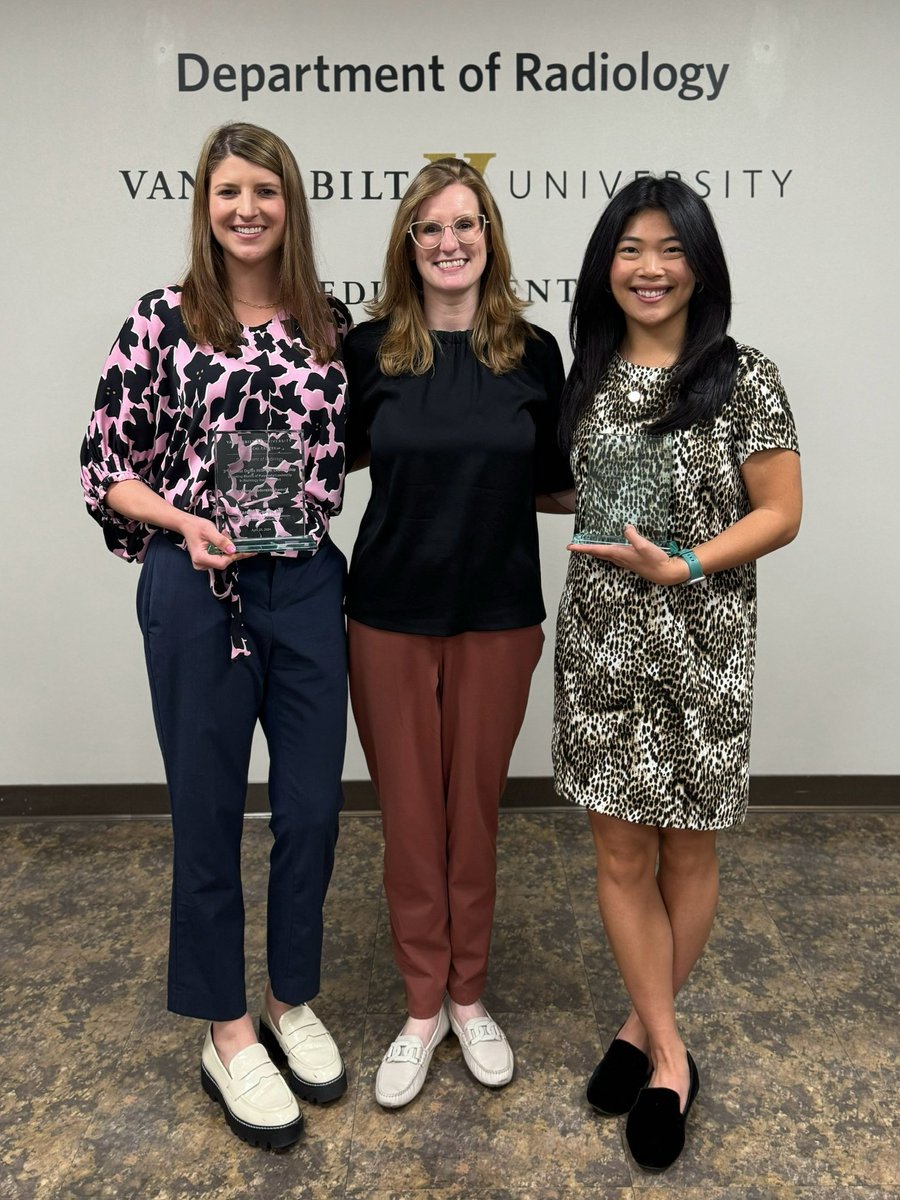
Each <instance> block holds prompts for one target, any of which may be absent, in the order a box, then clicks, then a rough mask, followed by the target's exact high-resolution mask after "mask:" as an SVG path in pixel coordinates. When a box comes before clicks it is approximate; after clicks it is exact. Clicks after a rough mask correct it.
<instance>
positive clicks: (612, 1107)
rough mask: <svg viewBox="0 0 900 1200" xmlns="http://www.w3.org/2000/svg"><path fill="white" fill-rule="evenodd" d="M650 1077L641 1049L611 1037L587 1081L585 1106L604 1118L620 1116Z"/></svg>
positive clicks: (649, 1069)
mask: <svg viewBox="0 0 900 1200" xmlns="http://www.w3.org/2000/svg"><path fill="white" fill-rule="evenodd" d="M650 1075H651V1067H650V1059H649V1058H648V1057H647V1055H646V1054H645V1053H644V1052H643V1050H638V1048H637V1046H632V1044H631V1042H623V1041H622V1040H621V1039H620V1038H613V1040H612V1041H611V1042H610V1043H609V1049H608V1050H607V1051H606V1053H605V1054H604V1055H603V1057H602V1058H601V1059H600V1061H599V1062H598V1063H597V1065H596V1067H594V1073H593V1075H591V1077H590V1079H589V1080H588V1085H587V1100H588V1104H590V1106H591V1108H593V1109H594V1111H595V1112H598V1113H601V1114H602V1115H603V1116H604V1117H621V1116H622V1115H623V1114H624V1113H627V1112H630V1111H631V1109H632V1108H633V1107H634V1102H635V1101H636V1100H637V1098H638V1095H639V1094H640V1091H641V1088H642V1087H643V1086H644V1085H645V1084H646V1082H647V1080H648V1079H649V1078H650Z"/></svg>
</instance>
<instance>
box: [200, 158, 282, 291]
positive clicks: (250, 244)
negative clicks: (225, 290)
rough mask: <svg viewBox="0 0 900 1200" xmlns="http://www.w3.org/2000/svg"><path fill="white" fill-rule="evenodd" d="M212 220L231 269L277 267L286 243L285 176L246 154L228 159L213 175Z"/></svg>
mask: <svg viewBox="0 0 900 1200" xmlns="http://www.w3.org/2000/svg"><path fill="white" fill-rule="evenodd" d="M209 221H210V226H211V228H212V234H213V237H214V238H215V239H216V241H217V242H218V243H219V245H220V246H221V247H222V251H223V253H224V255H225V263H226V266H227V267H228V269H229V271H231V270H233V269H235V268H238V269H239V268H241V267H256V266H258V265H259V264H260V263H263V262H266V261H267V260H271V262H272V265H273V266H274V265H276V264H277V262H278V254H279V252H280V250H281V246H282V243H283V242H284V223H285V204H284V189H283V188H282V183H281V180H280V179H279V177H278V176H277V175H276V174H275V173H274V172H273V171H267V170H266V169H265V167H258V166H256V165H255V164H254V163H251V162H248V161H247V160H246V159H245V158H237V157H236V156H235V155H230V156H229V157H228V158H223V159H222V161H221V162H220V163H219V165H218V166H217V167H216V169H215V170H214V171H213V172H212V174H211V175H210V177H209Z"/></svg>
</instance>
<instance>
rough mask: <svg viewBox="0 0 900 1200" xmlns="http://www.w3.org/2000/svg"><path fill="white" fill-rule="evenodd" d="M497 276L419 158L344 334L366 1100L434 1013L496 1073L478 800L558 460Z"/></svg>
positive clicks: (482, 223) (501, 719) (501, 1072)
mask: <svg viewBox="0 0 900 1200" xmlns="http://www.w3.org/2000/svg"><path fill="white" fill-rule="evenodd" d="M509 279H510V265H509V257H508V254H507V252H506V247H505V245H504V242H503V232H502V226H501V223H500V217H499V214H498V212H497V209H496V206H495V204H494V201H493V197H492V196H491V194H490V192H489V190H488V188H487V186H486V185H485V183H484V180H483V179H482V177H481V176H480V175H479V174H478V172H476V171H475V170H473V169H472V168H471V167H470V166H468V164H466V163H464V162H461V161H459V160H456V159H444V160H442V161H440V162H437V163H432V164H430V165H429V166H427V167H425V168H424V169H423V170H422V171H420V172H419V174H418V175H417V177H416V178H415V179H414V180H413V182H412V184H411V185H410V187H409V189H408V191H407V193H406V195H405V196H404V198H403V200H402V201H401V204H400V208H399V210H398V212H397V216H396V219H395V221H394V226H393V230H392V234H391V239H390V245H389V248H388V253H387V259H386V263H385V279H384V290H383V292H382V293H381V297H380V299H379V300H378V301H377V302H376V303H375V304H374V305H373V306H372V308H371V311H372V314H373V316H374V317H375V318H376V319H375V320H373V321H370V322H367V323H366V324H363V325H361V326H359V327H358V329H356V330H354V331H353V332H352V333H351V334H350V335H349V336H348V338H347V341H346V344H345V363H346V367H347V372H348V380H349V395H350V402H349V420H348V454H349V459H350V461H351V462H352V461H353V458H354V457H356V459H357V464H358V465H359V462H360V461H361V460H362V461H369V462H370V469H371V479H372V495H371V499H370V501H369V504H368V507H367V509H366V512H365V515H364V517H363V520H362V524H361V527H360V531H359V537H358V539H357V542H356V546H355V548H354V551H353V558H352V562H351V567H350V578H349V582H348V596H347V615H348V617H349V639H350V640H349V646H350V689H351V698H352V702H353V710H354V715H355V717H356V722H357V726H358V728H359V732H360V738H361V741H362V744H363V748H364V750H365V753H366V760H367V762H368V765H369V771H370V773H371V776H372V780H373V782H374V784H375V787H376V790H377V792H378V796H379V801H380V804H381V810H382V819H383V824H384V835H385V890H386V893H387V897H388V904H389V906H390V913H391V931H392V935H393V940H394V954H395V959H396V961H397V965H398V967H399V968H400V971H401V973H402V974H403V978H404V983H405V986H406V995H407V1004H408V1008H409V1019H408V1020H407V1022H406V1024H405V1025H404V1027H403V1029H402V1031H401V1033H400V1036H399V1037H398V1038H397V1039H396V1040H395V1041H394V1042H392V1043H391V1046H390V1047H389V1049H388V1051H387V1053H386V1055H385V1057H384V1060H383V1062H382V1064H381V1066H380V1068H379V1071H378V1078H377V1080H376V1085H375V1095H376V1099H377V1100H378V1102H379V1103H380V1104H382V1105H384V1106H385V1107H399V1106H400V1105H403V1104H406V1103H408V1102H409V1101H410V1100H412V1099H413V1097H414V1096H416V1095H417V1094H418V1092H419V1090H420V1089H421V1087H422V1084H423V1083H424V1080H425V1075H426V1072H427V1070H428V1064H429V1062H430V1059H431V1055H432V1053H433V1051H434V1048H435V1046H436V1045H437V1044H438V1043H439V1042H440V1041H441V1039H442V1038H443V1037H445V1036H446V1034H447V1033H448V1031H449V1030H450V1028H451V1027H452V1029H453V1031H454V1032H455V1033H456V1035H457V1037H458V1038H459V1040H460V1043H461V1045H462V1050H463V1055H464V1058H465V1061H466V1064H467V1066H468V1067H469V1069H470V1070H471V1072H472V1073H473V1075H474V1076H475V1077H476V1078H477V1079H478V1080H479V1081H480V1082H482V1083H484V1084H486V1085H488V1086H493V1087H500V1086H502V1085H503V1084H505V1083H508V1082H509V1080H510V1079H511V1078H512V1072H513V1056H512V1051H511V1050H510V1048H509V1044H508V1042H507V1041H506V1038H505V1037H504V1035H503V1032H502V1031H501V1030H500V1029H499V1028H498V1026H497V1025H496V1023H495V1022H494V1021H492V1020H491V1018H490V1016H489V1014H488V1013H487V1012H486V1010H485V1008H484V1006H483V1004H482V1003H481V995H482V991H483V988H484V982H485V976H486V972H487V958H488V949H489V945H490V936H491V925H492V922H493V910H494V898H495V890H496V883H495V875H496V832H497V812H498V807H499V800H500V795H501V793H502V791H503V787H504V785H505V782H506V772H507V769H508V766H509V759H510V755H511V753H512V749H513V745H514V743H515V739H516V736H517V734H518V731H519V728H520V726H521V723H522V720H523V717H524V714H525V707H526V704H527V699H528V688H529V684H530V680H531V675H532V672H533V670H534V667H535V665H536V663H537V661H538V658H539V657H540V651H541V645H542V643H543V634H542V632H541V628H540V622H541V621H542V620H543V619H544V616H545V611H544V606H543V600H542V597H541V586H540V563H539V559H538V535H537V521H536V517H535V495H536V493H541V492H552V491H557V490H561V489H564V488H566V487H568V486H570V484H571V477H570V475H569V470H568V466H567V464H566V462H565V460H564V458H563V456H562V454H561V453H560V451H559V449H558V447H557V442H556V433H555V429H556V422H557V416H558V401H559V395H560V391H561V389H562V384H563V370H562V361H561V358H560V353H559V348H558V347H557V345H556V342H555V340H554V339H553V337H552V336H551V335H550V334H548V333H546V332H544V331H543V330H540V329H537V328H535V327H533V326H531V325H529V324H528V323H527V322H526V321H525V320H524V318H523V317H522V310H523V308H524V304H523V303H522V301H520V300H518V299H517V298H516V296H515V295H514V294H513V292H512V290H511V288H510V283H509ZM445 996H448V1000H447V1003H446V1005H445Z"/></svg>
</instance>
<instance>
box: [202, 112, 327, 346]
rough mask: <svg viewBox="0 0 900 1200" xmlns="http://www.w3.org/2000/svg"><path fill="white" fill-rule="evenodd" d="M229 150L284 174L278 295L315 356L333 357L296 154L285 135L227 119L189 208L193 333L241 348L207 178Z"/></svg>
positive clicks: (212, 142) (207, 149) (211, 142)
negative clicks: (214, 234) (211, 210)
mask: <svg viewBox="0 0 900 1200" xmlns="http://www.w3.org/2000/svg"><path fill="white" fill-rule="evenodd" d="M231 155H234V157H236V158H243V159H245V160H246V161H247V162H250V163H253V164H254V165H255V166H257V167H263V168H264V169H265V170H267V171H271V172H272V173H273V174H274V175H277V176H278V178H279V179H280V180H281V186H282V191H283V194H284V209H285V219H284V243H283V245H282V247H281V257H280V263H279V268H278V299H279V301H280V303H281V304H282V306H283V307H284V309H285V311H286V312H287V313H289V314H290V315H291V316H292V317H293V318H294V320H295V321H296V322H297V324H298V325H299V327H300V331H301V333H302V335H303V339H304V341H305V342H306V344H307V345H308V346H309V348H310V350H312V352H313V354H314V355H315V358H316V360H317V361H318V362H321V363H325V362H328V361H329V360H330V359H331V358H332V356H333V354H334V345H335V323H334V318H333V316H332V314H331V309H330V307H329V305H328V301H327V300H326V299H325V297H324V296H323V294H322V291H321V289H320V287H319V278H318V272H317V270H316V263H315V255H314V253H313V247H312V227H311V224H310V219H309V207H308V205H307V202H306V193H305V192H304V190H303V182H302V180H301V179H300V171H299V169H298V167H297V160H296V159H295V158H294V156H293V154H292V153H291V151H290V150H289V149H288V147H287V145H286V143H285V142H283V141H282V140H281V138H280V137H278V136H277V135H276V134H274V133H270V132H269V130H268V129H261V128H260V127H259V126H258V125H247V124H229V125H222V126H221V127H220V128H219V129H216V130H214V132H213V133H211V134H210V135H209V137H208V138H207V139H206V143H205V144H204V146H203V149H202V150H201V151H200V161H199V162H198V164H197V173H196V176H195V179H194V204H193V209H192V212H191V263H190V267H189V268H188V272H187V275H186V276H185V279H184V283H183V284H182V293H181V311H182V316H183V318H184V323H185V326H186V328H187V330H188V333H189V334H190V335H191V337H192V338H193V339H194V340H195V341H196V342H199V343H201V344H202V345H209V346H214V347H215V348H216V349H217V350H227V351H231V352H232V353H233V352H235V351H236V350H237V349H238V347H239V346H240V340H241V326H240V323H239V322H238V320H237V318H236V317H235V315H234V312H233V311H232V307H231V292H230V289H229V286H228V276H227V274H226V271H225V259H224V255H223V253H222V247H221V246H220V245H219V243H218V242H217V241H216V239H215V238H214V237H213V232H212V225H211V223H210V219H209V180H210V176H211V175H212V173H213V171H215V169H216V167H218V165H219V164H220V163H221V162H222V161H223V159H226V158H229V157H230V156H231Z"/></svg>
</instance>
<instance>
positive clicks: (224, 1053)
mask: <svg viewBox="0 0 900 1200" xmlns="http://www.w3.org/2000/svg"><path fill="white" fill-rule="evenodd" d="M212 1037H213V1045H214V1046H215V1048H216V1053H217V1054H218V1056H219V1059H220V1061H221V1063H222V1066H223V1067H227V1066H228V1064H229V1063H230V1062H231V1060H232V1059H233V1058H234V1056H235V1055H236V1054H239V1053H240V1052H241V1050H246V1049H247V1047H248V1046H252V1045H253V1044H254V1042H256V1041H258V1040H259V1039H258V1038H257V1036H256V1030H255V1029H254V1028H253V1020H252V1018H251V1016H250V1014H249V1013H244V1015H243V1016H242V1017H238V1019H237V1020H236V1021H213V1023H212Z"/></svg>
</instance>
